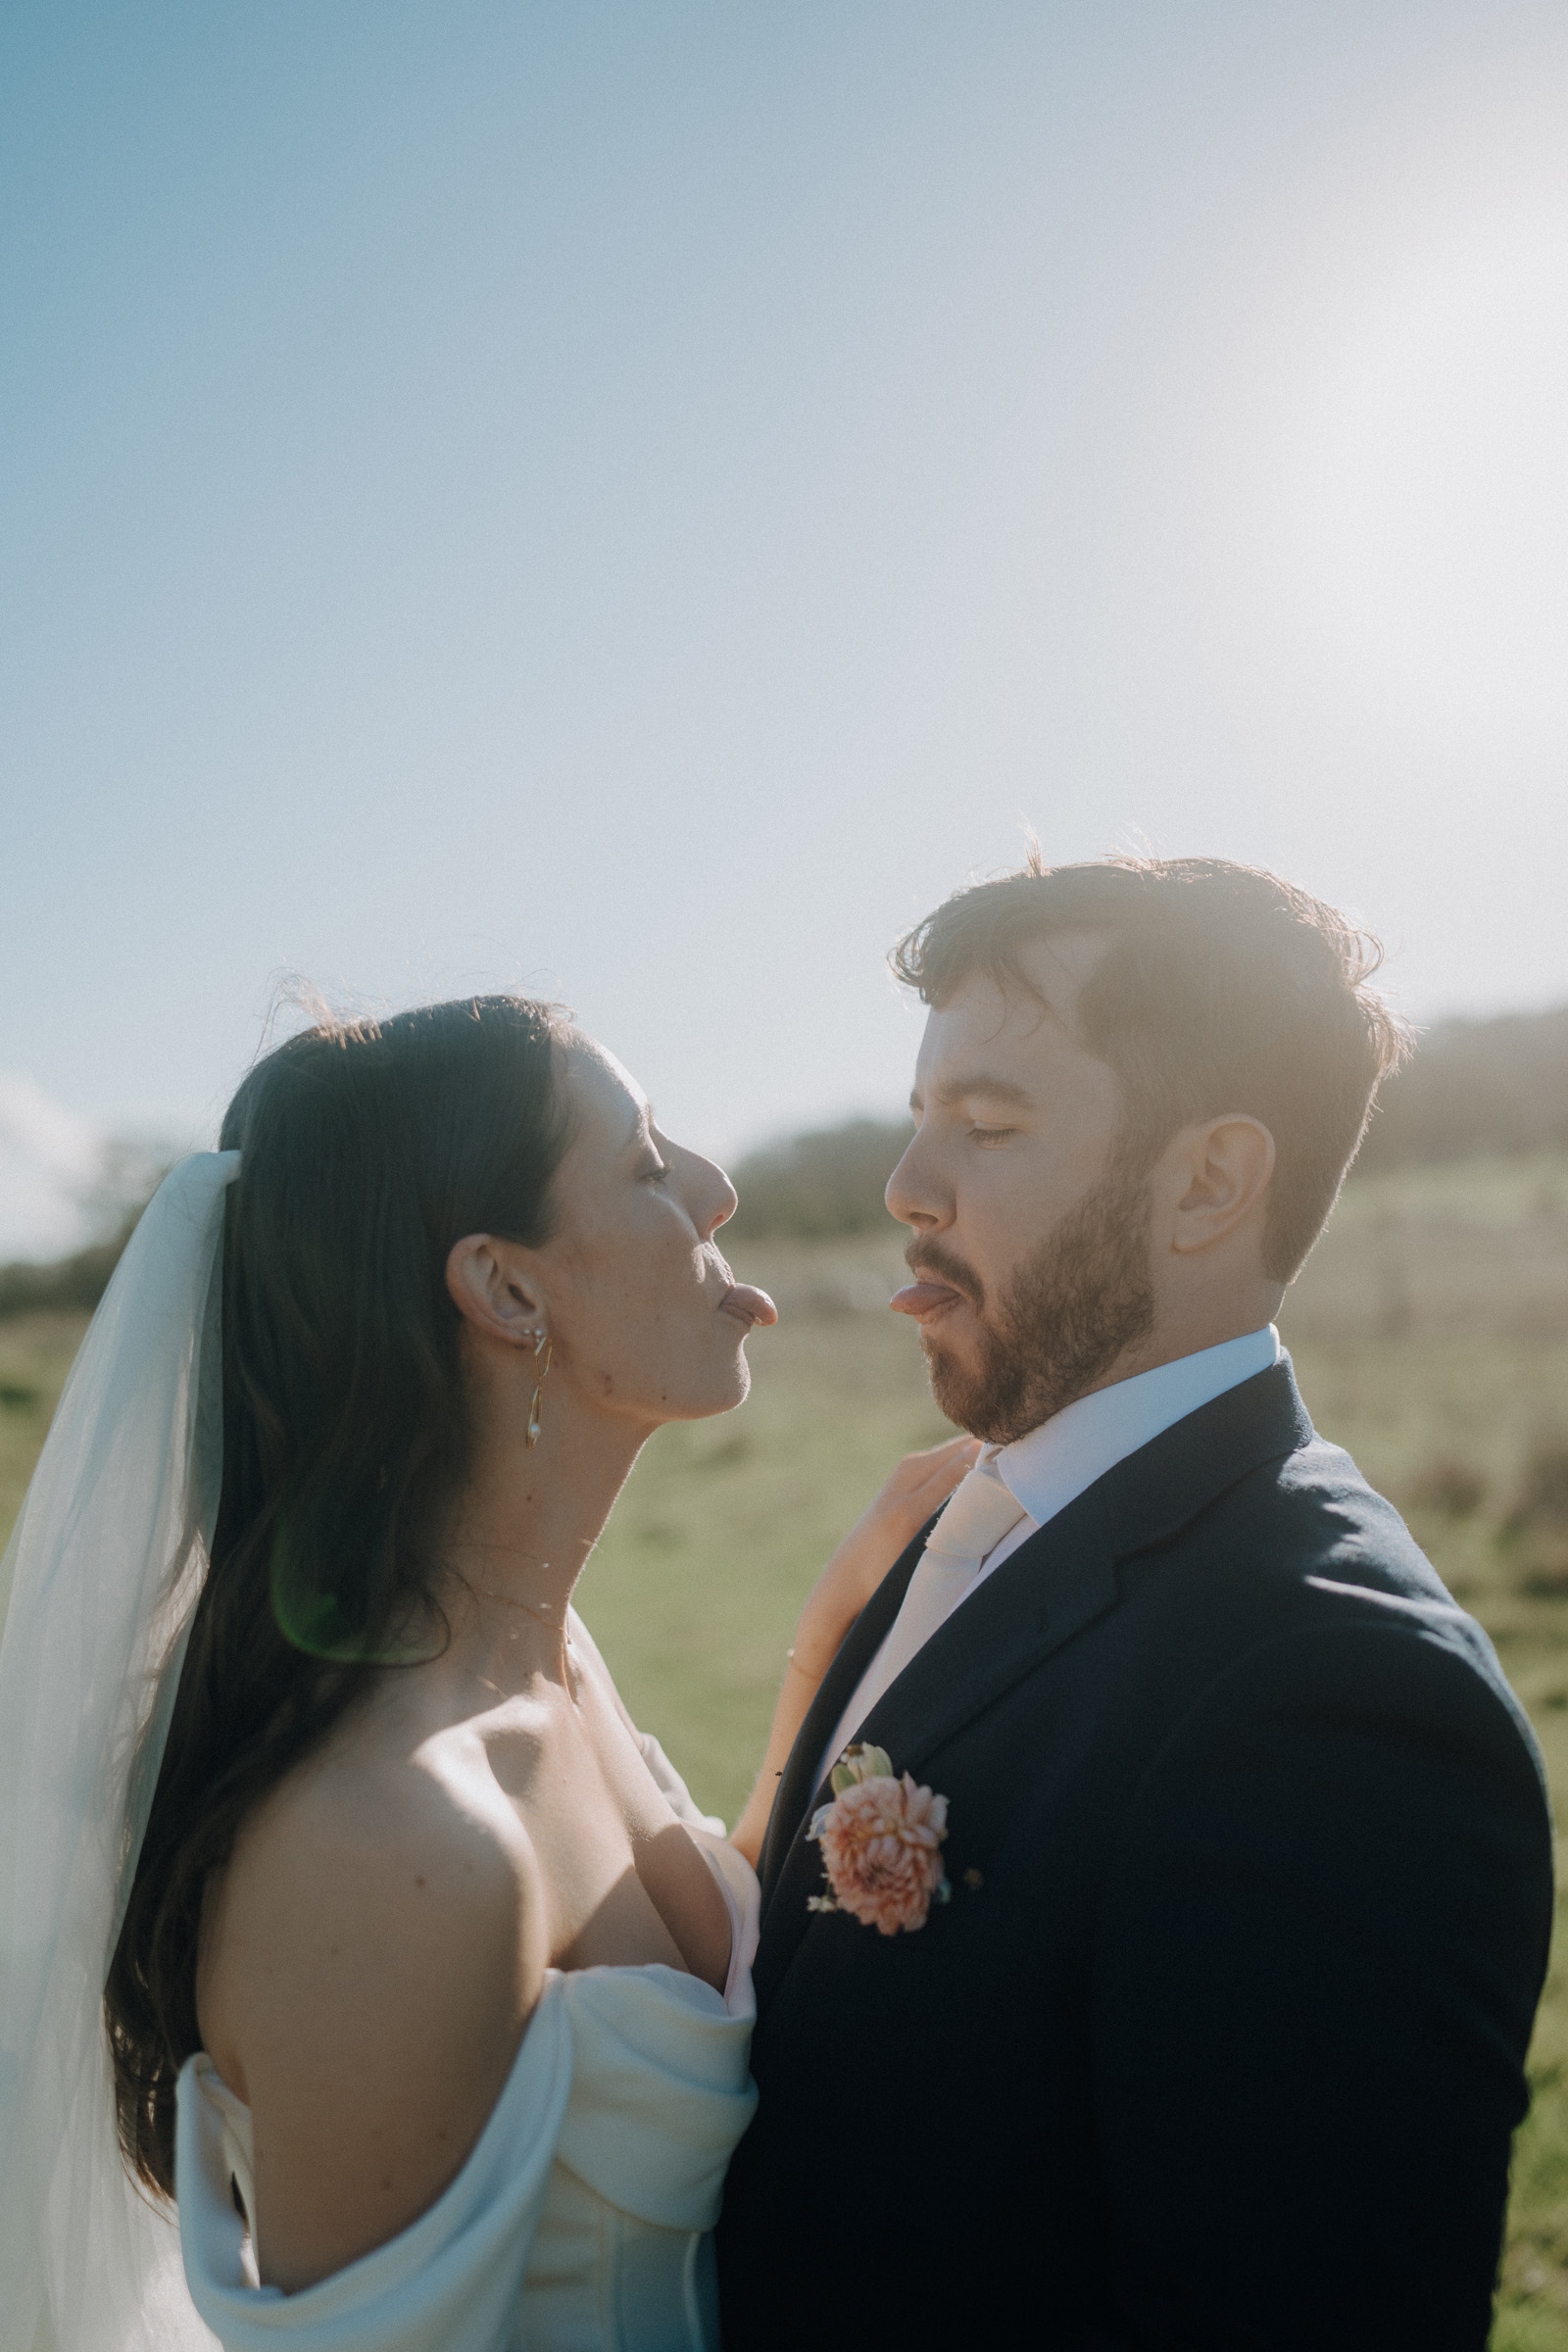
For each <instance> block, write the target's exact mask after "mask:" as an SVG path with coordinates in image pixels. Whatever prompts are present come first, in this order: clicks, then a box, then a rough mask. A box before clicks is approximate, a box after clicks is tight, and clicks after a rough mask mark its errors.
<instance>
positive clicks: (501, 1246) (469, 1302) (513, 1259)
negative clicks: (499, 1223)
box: [446, 1233, 546, 1348]
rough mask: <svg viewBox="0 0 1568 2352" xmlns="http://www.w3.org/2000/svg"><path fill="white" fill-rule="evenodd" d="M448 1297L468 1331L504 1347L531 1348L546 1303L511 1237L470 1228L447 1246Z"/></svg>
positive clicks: (543, 1316)
mask: <svg viewBox="0 0 1568 2352" xmlns="http://www.w3.org/2000/svg"><path fill="white" fill-rule="evenodd" d="M446 1281H447V1296H448V1297H449V1298H450V1299H451V1300H452V1303H453V1305H454V1306H455V1307H456V1308H457V1310H458V1312H459V1314H460V1315H461V1316H462V1317H463V1320H464V1321H465V1323H466V1324H467V1325H468V1327H469V1329H470V1330H472V1331H476V1332H481V1333H482V1334H483V1335H484V1337H485V1338H486V1339H490V1340H499V1341H500V1342H502V1344H503V1345H504V1346H506V1347H509V1348H521V1347H524V1346H526V1347H529V1348H532V1346H533V1344H534V1335H535V1333H536V1332H537V1331H539V1330H541V1329H542V1328H544V1327H545V1323H546V1317H545V1302H544V1298H543V1295H542V1293H541V1291H540V1288H539V1285H538V1283H537V1282H536V1281H535V1280H534V1279H533V1277H532V1275H531V1273H530V1271H529V1269H528V1267H527V1265H526V1263H525V1262H524V1258H523V1253H522V1252H521V1251H520V1250H518V1249H517V1247H516V1245H515V1243H514V1242H501V1241H497V1240H496V1238H495V1236H494V1235H493V1234H489V1233H470V1234H466V1236H465V1237H464V1239H463V1240H462V1241H461V1242H454V1243H453V1245H452V1247H451V1249H450V1250H448V1251H447V1268H446Z"/></svg>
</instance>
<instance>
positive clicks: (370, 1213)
mask: <svg viewBox="0 0 1568 2352" xmlns="http://www.w3.org/2000/svg"><path fill="white" fill-rule="evenodd" d="M566 1028H567V1016H566V1015H565V1014H564V1012H563V1010H562V1009H561V1007H559V1006H556V1005H543V1004H538V1003H535V1002H532V1001H530V1000H528V999H524V998H516V997H480V998H470V999H467V1000H466V1001H464V1002H462V1003H459V1004H453V1005H428V1006H425V1007H423V1008H422V1009H421V1010H419V1011H417V1012H406V1013H400V1014H398V1015H397V1016H396V1017H395V1018H393V1019H389V1020H384V1021H376V1022H370V1021H355V1022H326V1023H322V1024H321V1025H319V1026H318V1027H317V1028H314V1029H311V1030H308V1031H306V1032H305V1033H304V1034H303V1035H302V1036H298V1037H292V1038H290V1039H289V1040H288V1042H287V1043H286V1044H285V1045H282V1046H280V1047H279V1048H278V1049H277V1050H276V1052H275V1053H272V1054H269V1055H268V1057H267V1058H266V1059H265V1060H264V1061H261V1062H259V1063H258V1064H257V1066H256V1067H255V1068H254V1069H253V1070H252V1071H251V1072H250V1074H249V1076H248V1077H247V1078H246V1080H245V1082H244V1084H243V1085H242V1086H241V1087H240V1089H239V1092H238V1093H237V1094H236V1096H235V1097H234V1100H233V1102H232V1103H231V1104H230V1106H229V1110H228V1115H227V1117H226V1118H225V1119H224V1121H223V1131H222V1138H221V1142H222V1148H223V1149H224V1150H225V1151H236V1150H237V1151H238V1152H241V1153H242V1154H243V1157H242V1160H241V1165H240V1173H239V1176H238V1178H237V1180H236V1181H235V1183H234V1184H233V1185H232V1186H231V1187H230V1188H229V1193H228V1204H227V1210H226V1216H225V1222H224V1233H223V1274H222V1283H223V1290H222V1309H223V1483H222V1493H221V1502H220V1506H219V1513H218V1526H217V1532H216V1535H215V1537H214V1541H213V1547H212V1566H211V1570H210V1573H209V1575H208V1578H207V1582H206V1586H205V1588H204V1590H203V1593H202V1595H201V1599H200V1601H199V1602H198V1604H197V1607H196V1612H195V1616H194V1619H193V1621H192V1625H191V1635H190V1644H189V1648H188V1650H187V1653H186V1658H185V1664H184V1669H183V1671H182V1673H181V1675H180V1680H179V1688H178V1692H177V1695H176V1698H175V1701H174V1709H173V1716H172V1722H171V1726H170V1733H169V1741H168V1745H167V1747H166V1749H165V1752H164V1759H163V1765H162V1769H161V1771H160V1773H159V1778H158V1785H157V1789H156V1793H155V1795H154V1798H153V1806H152V1815H151V1818H150V1820H149V1822H148V1825H147V1834H146V1838H145V1839H144V1840H143V1843H142V1849H141V1855H140V1859H139V1861H138V1863H137V1867H136V1873H135V1878H134V1881H133V1884H132V1887H131V1890H130V1899H129V1905H128V1908H127V1910H126V1913H125V1919H124V1925H123V1929H122V1932H121V1936H120V1941H119V1944H118V1947H117V1949H116V1952H115V1957H114V1962H113V1965H112V1967H111V1970H110V1974H109V1983H108V1986H107V1989H106V1992H105V1996H104V2002H105V2011H106V2015H107V2020H108V2027H109V2037H110V2044H111V2048H112V2050H113V2053H114V2066H115V2089H116V2100H117V2105H118V2109H119V2118H120V2135H121V2142H122V2145H123V2150H124V2153H125V2158H126V2162H127V2164H128V2165H129V2166H130V2167H131V2169H132V2170H133V2172H134V2173H135V2174H136V2175H137V2176H138V2177H139V2178H140V2179H141V2180H143V2181H145V2182H146V2184H147V2185H148V2186H149V2187H151V2188H154V2189H158V2190H162V2191H164V2192H166V2193H168V2194H171V2195H172V2192H173V2185H174V2084H175V2081H176V2078H177V2076H178V2074H179V2070H180V2067H181V2066H182V2064H183V2063H184V2061H185V2060H186V2059H187V2058H188V2057H189V2056H190V2055H191V2053H192V2052H193V2051H194V2050H196V2049H198V2048H199V2047H200V2046H201V2036H200V2033H199V2030H198V2028H197V2023H196V1947H197V1934H198V1930H199V1927H200V1922H201V1909H202V1891H203V1887H204V1886H205V1884H206V1880H207V1874H208V1873H209V1872H210V1871H212V1870H214V1869H217V1868H220V1867H221V1865H222V1864H223V1863H224V1862H226V1861H227V1859H228V1857H229V1854H230V1852H231V1851H232V1848H233V1844H234V1838H235V1834H236V1832H237V1831H238V1829H239V1826H240V1824H241V1822H242V1821H243V1820H244V1818H245V1816H246V1815H247V1813H249V1812H250V1811H251V1810H252V1808H253V1807H254V1806H255V1805H256V1804H257V1802H258V1801H259V1799H260V1798H262V1797H263V1796H265V1795H266V1793H267V1791H268V1790H269V1789H273V1788H275V1787H276V1786H277V1784H278V1782H279V1781H281V1780H282V1778H283V1777H284V1775H285V1774H286V1773H288V1772H289V1771H290V1770H292V1768H293V1767H294V1766H295V1765H296V1764H298V1763H299V1762H300V1761H301V1759H302V1758H303V1757H304V1756H305V1755H306V1754H307V1753H308V1751H309V1750H310V1749H311V1748H313V1747H314V1746H316V1745H317V1744H318V1743H319V1741H320V1740H321V1739H322V1738H323V1737H324V1735H325V1734H326V1732H327V1731H328V1730H329V1729H330V1727H331V1726H332V1725H333V1724H334V1723H336V1722H337V1721H338V1720H339V1719H340V1718H341V1717H342V1715H343V1713H344V1711H345V1710H346V1709H347V1708H348V1707H349V1706H350V1705H352V1703H353V1702H354V1700H355V1698H356V1697H357V1696H358V1695H359V1693H360V1692H361V1691H363V1690H364V1689H365V1688H366V1687H367V1685H368V1681H369V1680H370V1678H371V1677H372V1676H373V1674H374V1673H375V1672H376V1671H377V1669H378V1667H382V1666H384V1665H385V1664H387V1663H388V1662H393V1663H396V1662H398V1661H399V1660H404V1661H406V1660H408V1659H410V1658H411V1657H416V1656H429V1655H431V1654H433V1653H434V1651H436V1650H437V1649H439V1647H440V1646H441V1642H442V1641H443V1639H444V1635H445V1620H444V1618H443V1617H442V1615H441V1608H440V1601H439V1598H438V1595H437V1593H436V1592H435V1590H434V1569H433V1564H432V1559H431V1554H430V1550H429V1547H428V1544H427V1542H426V1539H427V1537H428V1534H429V1531H430V1528H431V1526H432V1523H433V1520H434V1517H435V1515H436V1513H437V1512H438V1510H439V1507H440V1504H441V1501H442V1498H443V1496H444V1495H446V1494H447V1492H448V1491H449V1490H450V1487H451V1485H452V1483H453V1481H454V1480H455V1479H456V1478H457V1477H458V1476H460V1475H461V1473H462V1469H463V1464H464V1458H465V1451H466V1440H467V1428H466V1412H465V1397H464V1387H463V1382H462V1379H461V1377H460V1368H459V1350H458V1331H459V1317H458V1313H457V1309H456V1308H455V1307H454V1305H453V1304H452V1301H451V1299H450V1298H449V1297H448V1294H447V1290H446V1283H445V1267H446V1259H447V1254H448V1251H449V1250H451V1248H452V1245H453V1243H454V1242H456V1241H460V1240H461V1239H462V1238H463V1236H464V1235H465V1234H469V1233H494V1234H498V1235H501V1236H504V1237H505V1238H507V1239H509V1240H512V1241H515V1242H520V1243H522V1244H524V1245H525V1246H528V1247H537V1246H538V1245H539V1244H540V1243H541V1242H543V1241H545V1240H547V1239H548V1237H549V1234H550V1230H551V1225H552V1218H553V1200H552V1188H553V1184H554V1179H555V1176H556V1173H557V1170H558V1169H559V1167H560V1164H561V1159H562V1155H563V1152H564V1150H565V1145H566V1140H567V1137H566V1121H565V1114H564V1106H563V1098H562V1090H561V1086H560V1082H559V1081H560V1066H561V1065H560V1047H561V1044H562V1041H563V1038H564V1035H565V1032H566Z"/></svg>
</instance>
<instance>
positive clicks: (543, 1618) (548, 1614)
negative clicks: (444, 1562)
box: [465, 1560, 571, 1639]
mask: <svg viewBox="0 0 1568 2352" xmlns="http://www.w3.org/2000/svg"><path fill="white" fill-rule="evenodd" d="M549 1565H550V1562H549V1561H548V1560H546V1562H545V1566H546V1567H547V1568H548V1567H549ZM465 1581H466V1580H465ZM468 1591H469V1592H470V1593H477V1594H478V1596H479V1598H480V1599H481V1600H496V1601H499V1602H500V1603H501V1606H502V1607H503V1608H504V1609H526V1610H527V1612H528V1614H529V1616H530V1617H537V1618H538V1619H539V1622H540V1624H541V1625H554V1626H557V1627H561V1626H563V1624H564V1620H563V1619H561V1618H559V1617H557V1616H555V1615H554V1614H553V1612H554V1610H555V1609H556V1606H557V1603H556V1602H555V1601H553V1600H519V1599H518V1598H517V1596H516V1594H515V1593H492V1592H491V1590H490V1588H489V1586H488V1585H469V1586H468ZM570 1605H571V1604H570V1602H569V1601H568V1602H567V1604H566V1606H567V1607H568V1608H569V1607H570ZM569 1638H570V1637H569V1636H568V1639H569Z"/></svg>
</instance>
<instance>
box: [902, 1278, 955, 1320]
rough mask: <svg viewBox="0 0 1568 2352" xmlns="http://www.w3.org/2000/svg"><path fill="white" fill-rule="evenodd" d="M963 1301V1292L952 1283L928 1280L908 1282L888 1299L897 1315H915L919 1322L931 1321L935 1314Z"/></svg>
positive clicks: (943, 1312) (939, 1313)
mask: <svg viewBox="0 0 1568 2352" xmlns="http://www.w3.org/2000/svg"><path fill="white" fill-rule="evenodd" d="M962 1303H963V1293H962V1292H961V1291H956V1290H955V1289H954V1288H953V1286H952V1284H951V1283H946V1282H926V1281H920V1282H911V1283H907V1284H906V1286H905V1288H904V1289H903V1290H902V1291H895V1292H894V1294H893V1296H892V1298H891V1299H889V1300H888V1304H889V1306H890V1307H891V1308H892V1309H893V1312H894V1313H895V1314H896V1315H913V1317H914V1318H915V1321H916V1322H917V1323H929V1322H930V1321H932V1319H933V1318H934V1317H935V1316H937V1315H941V1314H945V1313H946V1312H947V1310H948V1308H949V1307H950V1306H960V1305H962Z"/></svg>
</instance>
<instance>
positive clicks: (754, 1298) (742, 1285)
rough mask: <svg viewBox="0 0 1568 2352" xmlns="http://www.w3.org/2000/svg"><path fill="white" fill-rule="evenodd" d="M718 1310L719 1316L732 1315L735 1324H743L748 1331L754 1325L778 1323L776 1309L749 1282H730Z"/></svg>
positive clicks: (766, 1296)
mask: <svg viewBox="0 0 1568 2352" xmlns="http://www.w3.org/2000/svg"><path fill="white" fill-rule="evenodd" d="M718 1308H719V1312H720V1314H724V1315H733V1316H734V1317H735V1320H736V1322H737V1323H744V1324H745V1326H746V1328H747V1330H748V1331H750V1330H751V1329H752V1327H753V1326H754V1324H758V1323H761V1324H763V1325H766V1324H769V1323H776V1322H777V1321H778V1308H777V1307H776V1306H775V1305H774V1304H773V1301H772V1299H770V1298H769V1297H768V1295H767V1293H766V1292H765V1291H760V1290H758V1289H756V1288H755V1286H754V1285H753V1284H751V1283H749V1282H732V1283H731V1284H730V1286H729V1289H728V1290H727V1291H726V1292H725V1293H724V1296H723V1298H722V1299H720V1300H719V1302H718Z"/></svg>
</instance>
